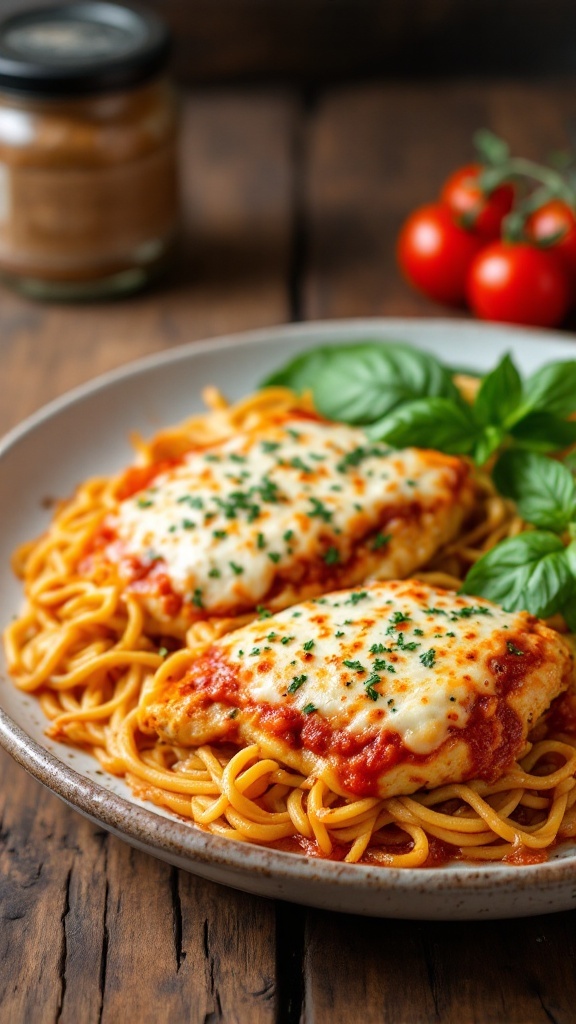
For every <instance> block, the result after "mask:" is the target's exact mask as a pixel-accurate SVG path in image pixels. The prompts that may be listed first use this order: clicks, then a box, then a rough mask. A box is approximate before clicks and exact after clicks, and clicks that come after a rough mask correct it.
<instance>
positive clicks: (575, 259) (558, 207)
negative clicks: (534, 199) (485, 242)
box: [526, 199, 576, 283]
mask: <svg viewBox="0 0 576 1024" xmlns="http://www.w3.org/2000/svg"><path fill="white" fill-rule="evenodd" d="M560 231H563V232H564V234H563V235H562V238H560V239H559V241H557V242H554V244H553V245H552V249H553V251H554V252H555V253H557V255H558V256H559V257H560V259H561V260H562V263H563V264H564V267H565V269H566V270H567V272H568V274H569V276H570V278H571V280H572V281H573V282H574V283H576V214H575V213H574V210H572V209H571V208H570V207H569V206H568V204H567V203H564V202H562V200H561V199H551V200H550V202H549V203H545V204H544V206H541V207H540V209H539V210H535V211H534V213H532V214H531V215H530V217H529V218H528V220H527V222H526V235H527V238H528V239H529V240H530V241H534V242H546V241H547V240H548V239H550V238H553V237H554V236H555V235H557V234H558V233H559V232H560Z"/></svg>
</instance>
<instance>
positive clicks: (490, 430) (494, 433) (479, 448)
mask: <svg viewBox="0 0 576 1024" xmlns="http://www.w3.org/2000/svg"><path fill="white" fill-rule="evenodd" d="M505 437H506V430H505V429H504V427H496V426H488V427H484V429H483V431H482V434H481V435H480V437H479V439H478V441H477V442H476V444H475V445H474V448H473V451H472V454H473V458H474V462H475V463H476V464H477V465H478V466H483V465H484V463H485V462H487V461H488V459H489V458H490V456H491V455H492V454H493V453H494V452H495V451H496V449H497V448H499V447H500V445H501V444H502V442H503V440H504V438H505Z"/></svg>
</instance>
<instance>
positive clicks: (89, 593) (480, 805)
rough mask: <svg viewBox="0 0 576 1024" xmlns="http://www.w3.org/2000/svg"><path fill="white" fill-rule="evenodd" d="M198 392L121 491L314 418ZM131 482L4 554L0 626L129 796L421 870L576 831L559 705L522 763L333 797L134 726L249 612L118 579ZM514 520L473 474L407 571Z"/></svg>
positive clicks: (266, 395) (51, 712)
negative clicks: (205, 451)
mask: <svg viewBox="0 0 576 1024" xmlns="http://www.w3.org/2000/svg"><path fill="white" fill-rule="evenodd" d="M206 397H207V401H208V404H209V406H210V411H209V412H208V413H207V414H206V415H203V416H199V417H195V418H193V419H190V420H188V421H187V422H186V423H184V424H182V425H181V426H180V427H177V428H173V429H170V430H166V431H163V432H161V433H160V434H158V435H157V436H156V437H155V438H154V439H153V440H152V441H151V442H149V443H145V442H143V441H141V440H137V442H136V447H137V450H138V453H139V463H140V465H139V467H138V468H137V469H136V470H134V473H135V474H136V476H137V475H138V474H141V475H140V476H139V477H138V479H137V480H135V479H134V478H132V483H131V486H133V487H136V489H138V487H142V486H143V485H145V481H146V479H148V481H149V482H150V481H152V485H153V480H154V473H155V472H156V469H157V467H158V466H159V465H160V464H162V465H166V464H171V463H174V462H176V461H177V460H179V459H181V458H182V457H183V456H184V454H185V453H187V452H188V451H190V450H191V449H192V448H198V447H203V446H211V445H214V444H218V443H221V442H224V443H225V442H226V441H227V440H228V439H229V438H231V437H234V436H236V435H237V434H238V433H239V432H240V431H254V432H259V431H263V430H265V428H266V427H267V426H268V425H269V424H270V423H271V422H273V423H278V422H279V420H281V419H282V417H284V416H286V414H287V413H288V412H291V411H294V410H296V411H297V412H298V413H299V414H303V415H308V414H310V415H313V410H312V409H311V407H310V403H309V402H308V401H307V400H306V399H304V400H300V399H295V396H294V395H293V394H292V393H291V392H287V391H285V390H284V389H277V388H276V389H268V390H267V391H263V392H261V393H259V394H257V395H256V396H253V397H251V398H248V399H246V400H245V401H243V402H240V403H238V404H237V405H235V406H233V407H229V406H228V405H227V404H226V402H225V401H224V399H223V398H222V397H221V396H220V395H219V393H218V392H216V391H214V390H210V391H209V392H208V393H207V395H206ZM151 471H152V472H151ZM127 479H128V478H127V476H126V474H123V475H122V476H120V477H118V478H114V479H94V480H89V481H88V482H86V483H85V484H83V485H82V486H81V487H80V488H79V489H78V491H77V493H76V495H75V496H74V498H73V499H72V500H71V501H70V502H67V503H66V504H64V505H63V506H62V507H61V508H60V510H59V511H58V513H57V515H56V516H55V519H54V522H53V524H52V526H51V528H50V529H49V531H48V533H47V534H46V535H45V536H44V537H42V538H41V539H40V540H38V541H36V542H32V543H30V544H26V545H25V546H24V547H23V548H21V549H20V550H19V551H18V552H17V553H16V556H15V559H14V564H15V569H16V571H17V573H18V574H19V575H20V576H21V577H22V578H23V580H24V585H25V592H26V604H25V607H24V609H23V611H22V613H21V615H20V616H19V617H18V618H17V619H16V620H15V621H14V622H13V623H12V624H11V625H10V626H9V627H8V628H7V630H6V632H5V644H6V649H7V654H8V661H9V667H10V671H11V673H12V674H13V676H14V679H15V682H16V685H17V686H18V687H19V688H21V689H22V690H25V691H27V692H33V693H35V694H37V696H38V698H39V700H40V703H41V706H42V709H43V711H44V713H45V714H46V716H47V717H48V718H49V719H50V721H51V725H50V734H51V735H52V736H54V737H56V738H58V739H61V740H63V741H65V742H68V743H73V744H76V745H78V746H80V747H82V748H83V749H86V750H89V751H90V752H91V753H93V754H94V755H95V756H96V757H98V759H99V760H100V762H101V764H102V766H103V767H104V768H105V770H107V771H109V772H111V773H113V774H116V775H122V776H125V777H126V779H127V781H128V783H129V784H130V786H131V787H132V789H133V790H134V792H135V793H136V794H137V795H139V796H141V797H143V798H144V799H146V800H150V801H152V802H154V803H156V804H158V805H161V806H164V807H167V808H168V809H169V810H171V811H173V812H174V813H176V814H178V815H181V816H182V817H184V818H187V819H191V820H192V821H194V822H195V823H196V824H197V825H198V826H200V827H201V828H204V829H206V830H208V831H211V832H213V833H215V834H219V835H224V836H226V837H229V838H235V839H239V840H242V841H248V842H255V843H266V844H273V845H275V846H278V847H280V848H283V849H289V850H302V851H305V852H308V853H315V854H317V855H320V856H326V857H336V858H340V859H346V860H347V861H349V862H364V863H367V862H373V863H381V864H385V865H389V866H393V867H418V866H422V865H428V864H430V863H434V862H435V859H438V858H441V859H446V858H448V857H453V856H456V857H462V858H467V859H472V860H502V859H508V860H512V861H514V860H518V861H527V860H530V859H542V858H543V857H545V856H546V851H547V850H548V849H549V848H550V847H551V845H552V844H553V843H555V842H556V841H557V840H558V839H559V838H564V837H570V836H573V835H575V834H576V811H575V809H574V808H575V803H576V788H575V781H574V775H575V773H576V746H575V744H574V741H573V738H571V735H570V732H571V730H570V722H569V716H568V714H566V715H565V718H564V719H563V720H561V719H560V718H559V717H558V715H557V716H556V719H557V724H558V723H559V726H558V728H557V729H556V730H555V731H554V732H552V731H551V729H550V728H549V727H547V726H546V725H545V724H541V725H540V726H538V728H537V731H536V732H535V733H534V735H533V736H531V737H530V739H531V742H530V743H528V744H527V746H526V750H525V751H524V752H523V753H522V756H521V757H520V759H519V761H518V762H517V763H515V764H514V766H513V767H512V768H511V769H510V770H509V771H507V772H506V774H505V775H504V777H502V778H500V779H498V780H497V781H496V782H493V783H487V782H483V781H472V782H469V783H466V784H456V785H443V786H440V787H439V788H437V789H434V790H431V791H429V792H427V791H424V790H421V791H418V792H416V793H415V794H413V795H411V796H395V797H392V798H389V799H381V798H378V797H373V796H370V797H362V798H353V797H344V796H342V795H341V794H338V793H337V792H335V791H333V790H331V789H330V788H329V787H328V786H327V784H326V783H325V782H324V781H322V780H320V779H315V778H310V777H304V776H303V775H301V774H298V773H297V772H295V771H294V770H293V769H290V768H289V767H288V766H287V765H286V764H285V763H282V761H281V760H279V759H277V758H273V757H265V756H263V755H261V753H260V751H259V748H258V746H257V745H256V744H251V745H248V746H245V747H243V748H241V749H240V750H238V749H235V748H233V747H227V746H226V745H220V744H218V745H214V744H213V745H203V746H199V747H197V748H195V749H192V750H191V749H190V748H188V747H180V746H178V745H176V744H171V743H167V742H166V741H162V740H160V739H159V738H158V737H157V736H151V735H146V734H145V733H143V732H142V731H141V729H140V728H139V702H140V698H141V695H142V692H143V690H144V689H145V688H146V687H147V686H149V685H150V682H151V680H152V679H153V678H158V676H159V674H160V675H161V674H163V673H164V674H165V673H174V672H176V673H178V671H179V669H180V668H181V667H182V666H183V665H185V664H186V665H187V664H190V660H191V659H193V658H194V657H195V656H196V655H199V654H200V653H201V652H202V651H204V650H205V649H206V648H207V646H209V644H210V643H212V642H213V641H214V640H216V639H217V638H218V637H221V636H223V635H225V634H227V633H228V632H230V631H231V630H234V629H236V628H238V627H241V626H243V625H245V624H246V623H248V622H250V621H252V620H253V619H254V617H255V612H254V610H253V608H252V609H250V608H247V607H245V606H244V607H242V606H241V607H239V608H238V609H234V608H230V609H225V610H224V613H223V614H220V615H208V614H206V613H205V612H204V611H203V610H202V609H199V608H196V614H190V608H191V607H192V605H190V606H182V602H180V606H179V607H178V611H177V613H176V614H173V615H171V616H170V615H169V614H166V613H165V612H166V605H165V604H164V605H163V606H162V614H157V613H156V607H155V606H154V605H153V604H152V605H151V604H150V602H148V603H147V601H146V599H143V598H142V592H139V590H138V587H137V586H136V587H134V586H126V578H125V576H124V577H123V576H122V566H121V564H120V563H118V564H116V563H115V562H114V560H113V559H112V560H110V558H109V557H108V556H107V555H106V551H105V550H104V548H103V547H102V543H103V542H102V538H103V536H104V538H105V539H106V522H107V520H108V518H109V517H110V516H111V515H112V514H113V513H114V512H115V510H117V507H118V502H119V500H120V498H121V497H123V496H124V495H125V493H126V488H127ZM143 482H144V484H143ZM523 528H524V524H523V523H522V521H521V520H520V519H519V518H518V516H517V515H516V514H515V511H514V508H513V506H512V505H511V503H510V502H507V501H505V500H504V499H502V498H501V497H500V496H499V495H497V494H496V492H495V490H494V488H493V486H492V484H491V482H490V479H489V477H488V476H484V475H481V476H480V477H479V479H478V480H477V482H476V491H475V503H474V507H473V508H472V509H471V511H470V513H469V515H468V516H467V519H466V522H465V524H463V526H462V527H461V528H459V530H458V535H457V537H456V538H455V539H450V540H447V541H445V542H444V543H442V544H441V545H440V546H439V550H437V551H436V552H435V553H434V554H433V555H432V556H431V557H430V558H429V559H428V561H427V564H426V565H425V566H424V568H423V569H422V570H420V571H418V572H417V573H415V575H416V576H417V577H418V578H419V579H422V580H425V581H426V582H427V583H430V584H433V585H438V586H443V587H448V588H451V587H452V588H455V587H457V586H458V585H459V583H460V581H461V580H462V578H463V577H464V575H465V574H466V571H467V569H468V568H469V567H470V565H471V564H473V563H474V561H475V560H476V559H477V558H479V557H480V556H481V555H482V554H483V553H484V552H485V551H487V550H489V549H490V548H491V547H492V546H493V545H494V544H495V543H497V542H498V541H499V540H501V539H502V538H503V537H506V536H512V535H514V534H516V533H518V532H520V531H521V530H522V529H523ZM103 531H104V532H103ZM374 536H379V534H378V533H376V534H374ZM95 538H99V541H98V543H96V544H95ZM101 542H102V543H101ZM99 544H100V547H99V546H98V545H99ZM103 550H104V553H105V555H106V557H101V554H102V551H103ZM357 578H358V577H356V579H357ZM136 582H137V581H136ZM345 582H346V581H345ZM352 582H356V580H352ZM325 589H326V578H322V577H318V578H316V579H315V580H314V582H313V584H312V585H308V584H304V585H303V584H300V585H298V584H295V583H294V582H292V581H289V582H288V583H284V585H283V586H282V587H280V588H277V589H276V590H275V591H274V592H272V593H271V595H270V599H268V598H267V600H266V610H265V612H264V613H265V614H267V613H268V612H274V611H276V610H278V609H280V608H283V607H286V606H288V605H290V604H292V603H294V602H295V601H296V600H302V599H305V598H307V597H310V596H313V595H314V594H319V593H323V592H324V591H325ZM168 596H169V597H170V596H171V595H168ZM172 596H173V595H172ZM184 612H185V613H186V614H184ZM262 613H263V609H261V611H260V614H262Z"/></svg>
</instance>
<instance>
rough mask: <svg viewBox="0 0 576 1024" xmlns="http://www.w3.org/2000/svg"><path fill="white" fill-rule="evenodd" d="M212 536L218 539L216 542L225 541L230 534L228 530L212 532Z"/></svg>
mask: <svg viewBox="0 0 576 1024" xmlns="http://www.w3.org/2000/svg"><path fill="white" fill-rule="evenodd" d="M212 536H213V537H216V540H224V537H227V536H228V534H227V533H226V530H212Z"/></svg>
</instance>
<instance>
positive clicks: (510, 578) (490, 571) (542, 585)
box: [461, 530, 576, 628]
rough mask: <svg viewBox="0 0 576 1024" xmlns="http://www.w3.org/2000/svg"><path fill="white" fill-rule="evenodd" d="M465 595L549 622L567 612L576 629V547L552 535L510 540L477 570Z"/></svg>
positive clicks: (536, 534) (484, 558)
mask: <svg viewBox="0 0 576 1024" xmlns="http://www.w3.org/2000/svg"><path fill="white" fill-rule="evenodd" d="M461 592H462V593H464V594H475V595H476V596H478V597H486V598H488V600H490V601H495V602H496V604H499V605H501V606H502V607H503V608H505V609H506V611H509V612H514V611H520V610H526V611H529V612H532V614H533V615H538V616H541V617H543V618H546V617H547V616H548V615H554V613H555V612H561V613H562V615H564V617H565V619H566V621H567V623H568V625H569V626H570V627H571V628H576V541H572V543H571V544H570V545H569V546H568V547H564V544H563V543H562V541H561V539H560V537H558V536H557V534H555V533H550V532H549V531H547V530H535V531H533V532H531V531H526V532H525V533H521V534H519V535H518V536H517V537H509V538H508V539H507V540H503V541H501V542H500V544H497V545H496V547H494V548H492V550H491V551H488V552H487V553H486V554H485V555H483V556H482V558H481V559H480V560H479V561H478V562H476V564H475V565H474V566H472V568H471V569H470V572H469V573H468V575H467V577H466V579H465V580H464V584H463V586H462V590H461Z"/></svg>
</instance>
